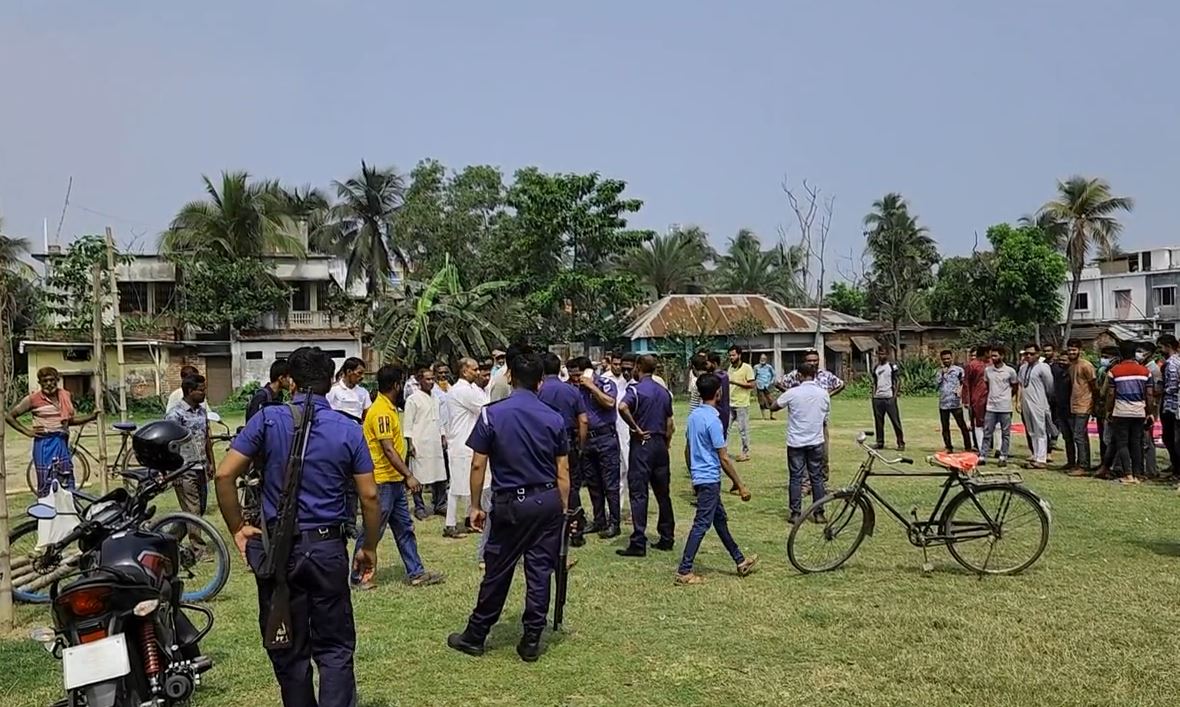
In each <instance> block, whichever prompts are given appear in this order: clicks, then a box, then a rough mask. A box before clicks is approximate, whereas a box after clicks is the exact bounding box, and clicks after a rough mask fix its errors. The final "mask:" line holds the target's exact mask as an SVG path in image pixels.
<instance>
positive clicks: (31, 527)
mask: <svg viewBox="0 0 1180 707" xmlns="http://www.w3.org/2000/svg"><path fill="white" fill-rule="evenodd" d="M8 543H9V547H10V548H11V549H12V597H13V598H14V599H16V600H17V601H20V602H24V603H26V604H48V603H49V589H50V587H52V586H53V583H54V582H55V581H57V580H58V579H61V578H62V577H64V576H66V575H68V574H71V573H73V572H76V571H77V570H78V561H79V560H80V559H81V558H82V553H81V552H80V551H79V550H78V548H77V546H73V547H71V548H69V549H68V550H66V551H65V552H64V553H62V557H61V561H60V562H57V563H52V564H47V563H46V562H45V561H44V557H43V553H42V552H41V550H40V548H38V547H37V521H35V520H30V521H27V522H25V523H21V524H20V525H18V526H16V529H15V530H13V531H12V533H11V534H10V535H9V536H8Z"/></svg>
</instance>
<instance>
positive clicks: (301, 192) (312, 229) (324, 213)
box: [278, 186, 331, 241]
mask: <svg viewBox="0 0 1180 707" xmlns="http://www.w3.org/2000/svg"><path fill="white" fill-rule="evenodd" d="M278 196H279V203H280V204H281V206H282V209H283V213H284V214H285V215H286V216H287V217H288V218H290V219H291V220H292V221H294V222H295V223H296V224H302V226H301V228H303V229H306V233H307V235H308V236H309V240H312V241H314V237H315V234H316V233H318V232H319V231H320V229H322V228H323V227H324V226H325V225H326V224H327V222H328V212H329V209H330V208H331V204H329V203H328V197H327V196H326V195H325V194H324V192H323V191H322V190H320V189H315V188H313V187H310V186H304V187H302V188H300V187H294V188H290V189H288V188H286V187H283V188H281V189H280V190H279V194H278Z"/></svg>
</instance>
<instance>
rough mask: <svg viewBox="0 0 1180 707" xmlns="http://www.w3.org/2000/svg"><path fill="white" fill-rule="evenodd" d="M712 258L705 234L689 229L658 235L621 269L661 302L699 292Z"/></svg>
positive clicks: (630, 257)
mask: <svg viewBox="0 0 1180 707" xmlns="http://www.w3.org/2000/svg"><path fill="white" fill-rule="evenodd" d="M715 255H716V254H715V253H714V252H713V249H712V248H711V247H710V246H709V239H708V236H707V235H706V234H705V232H704V231H702V230H701V229H700V228H697V227H696V226H691V227H689V228H687V229H675V230H672V231H669V232H668V233H665V234H663V235H657V236H656V237H654V238H653V239H651V240H650V241H648V242H646V243H644V244H643V245H642V246H641V247H639V248H636V249H635V250H634V251H632V252H631V253H630V254H628V255H627V256H625V258H624V259H623V261H622V262H621V263H620V267H621V268H622V269H625V270H627V271H629V272H630V273H631V274H633V275H635V277H637V278H638V279H639V281H640V283H641V284H643V285H644V286H645V287H647V288H648V289H649V290H651V291H652V292H653V293H655V297H656V299H660V298H662V297H663V296H664V295H671V294H680V293H686V292H691V291H693V290H699V288H700V286H701V283H702V282H703V281H704V279H705V274H706V273H705V263H707V262H709V261H711V260H713V258H714V257H715Z"/></svg>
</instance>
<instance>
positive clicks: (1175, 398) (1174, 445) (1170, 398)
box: [1157, 334, 1180, 475]
mask: <svg viewBox="0 0 1180 707" xmlns="http://www.w3.org/2000/svg"><path fill="white" fill-rule="evenodd" d="M1157 343H1158V344H1159V347H1160V349H1161V350H1162V351H1163V352H1164V356H1166V357H1167V358H1166V359H1165V360H1164V365H1163V368H1164V375H1163V377H1164V386H1163V387H1164V395H1163V403H1162V404H1161V405H1160V423H1161V425H1162V426H1163V428H1164V429H1163V437H1164V448H1166V449H1167V450H1168V469H1167V472H1168V473H1170V474H1173V475H1175V474H1176V473H1177V470H1180V437H1178V436H1177V435H1178V434H1180V429H1177V425H1176V415H1177V412H1178V411H1180V341H1177V340H1176V337H1175V336H1172V335H1171V334H1164V335H1163V336H1161V337H1160V338H1159V341H1158V342H1157Z"/></svg>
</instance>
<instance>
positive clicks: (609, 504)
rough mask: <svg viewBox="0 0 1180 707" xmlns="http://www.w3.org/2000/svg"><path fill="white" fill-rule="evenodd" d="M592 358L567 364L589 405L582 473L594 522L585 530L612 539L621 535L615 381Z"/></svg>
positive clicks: (583, 401)
mask: <svg viewBox="0 0 1180 707" xmlns="http://www.w3.org/2000/svg"><path fill="white" fill-rule="evenodd" d="M591 365H592V364H591V363H590V359H588V358H586V357H585V356H581V357H578V358H575V359H573V360H571V361H570V362H569V363H568V364H566V368H568V369H569V371H570V381H572V382H573V383H574V385H575V386H576V387H577V390H578V391H579V392H580V393H581V394H582V403H583V405H584V406H585V408H586V421H587V430H586V444H585V445H584V446H583V447H582V450H581V454H580V455H579V456H580V459H579V460H578V461H579V466H580V467H581V472H580V473H579V476H581V477H582V479H583V480H584V481H585V483H586V490H587V491H589V492H590V505H591V506H592V507H593V511H594V513H593V515H594V520H593V522H592V523H591V524H590V525H589V526H588V527H587V528H586V531H585V532H588V533H594V532H597V533H598V537H600V538H602V539H604V540H609V539H611V538H615V537H618V536H619V533H620V531H619V523H620V517H621V516H620V515H619V513H620V511H619V472H620V470H619V437H618V434H617V432H616V431H615V429H616V428H615V420H616V418H617V417H618V410H617V403H616V399H615V395H616V390H615V384H614V383H612V382H611V381H610V379H609V378H607V377H606V376H604V375H600V374H596V373H594V371H593V370H592V369H591Z"/></svg>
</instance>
